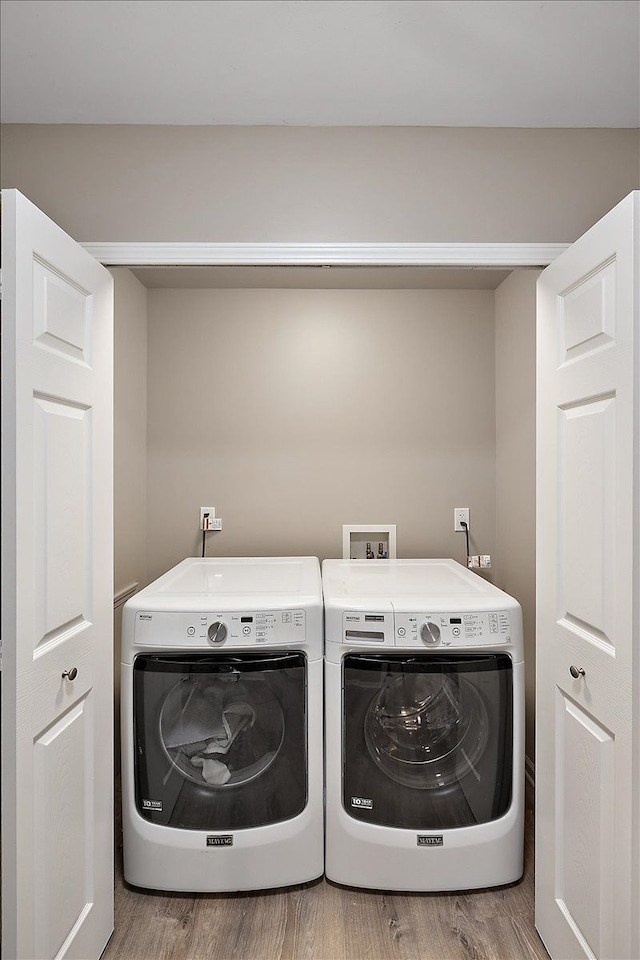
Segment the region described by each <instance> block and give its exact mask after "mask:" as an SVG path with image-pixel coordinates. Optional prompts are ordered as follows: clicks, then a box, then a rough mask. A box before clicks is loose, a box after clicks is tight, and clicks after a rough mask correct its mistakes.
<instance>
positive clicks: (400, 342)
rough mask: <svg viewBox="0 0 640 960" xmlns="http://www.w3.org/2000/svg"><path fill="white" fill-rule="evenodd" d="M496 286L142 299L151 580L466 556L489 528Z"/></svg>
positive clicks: (489, 539) (486, 538) (166, 293)
mask: <svg viewBox="0 0 640 960" xmlns="http://www.w3.org/2000/svg"><path fill="white" fill-rule="evenodd" d="M493 301H494V296H493V292H492V291H466V290H465V291H435V290H431V291H416V290H410V291H408V290H402V291H389V290H385V291H382V290H377V291H365V290H348V291H347V290H217V291H216V290H149V291H148V318H149V319H148V350H149V365H148V370H149V383H148V387H149V392H148V415H149V421H148V517H147V521H148V545H149V550H148V558H149V567H148V574H149V577H150V578H151V577H155V576H158V575H159V574H160V573H162V572H163V571H165V570H166V569H167V568H168V567H170V566H172V565H173V564H175V563H177V562H178V561H179V560H181V559H183V558H184V557H185V556H189V555H194V554H196V555H197V554H198V553H199V551H200V536H199V534H198V530H197V523H198V511H199V507H200V506H214V507H215V508H216V512H217V514H218V515H219V516H221V517H222V518H223V521H224V527H223V531H222V532H221V533H216V534H210V535H209V537H208V550H209V553H210V554H211V555H215V554H217V555H222V556H235V555H248V556H251V555H258V556H260V555H269V554H279V555H287V554H289V555H305V554H311V555H316V556H319V557H320V558H321V559H322V558H324V557H336V556H338V557H339V556H341V555H342V524H343V523H396V524H397V535H398V555H399V556H402V557H417V556H453V557H456V558H458V559H460V560H463V557H464V537H463V535H462V534H454V533H453V507H454V506H470V507H471V527H472V535H473V541H474V544H475V546H476V551H477V552H478V551H479V552H483V553H484V552H487V553H491V552H493V549H494V530H495V442H494V435H495V410H494V402H495V401H494V339H493Z"/></svg>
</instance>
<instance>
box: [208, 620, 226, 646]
mask: <svg viewBox="0 0 640 960" xmlns="http://www.w3.org/2000/svg"><path fill="white" fill-rule="evenodd" d="M207 636H208V637H209V640H210V641H211V643H224V642H225V640H226V639H227V628H226V626H225V625H224V623H221V622H220V620H215V621H214V622H213V623H212V624H211V626H210V627H209V629H208V630H207Z"/></svg>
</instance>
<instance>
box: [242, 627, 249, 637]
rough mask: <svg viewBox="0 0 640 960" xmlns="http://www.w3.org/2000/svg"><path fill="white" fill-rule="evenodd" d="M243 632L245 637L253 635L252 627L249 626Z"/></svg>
mask: <svg viewBox="0 0 640 960" xmlns="http://www.w3.org/2000/svg"><path fill="white" fill-rule="evenodd" d="M242 632H243V634H244V635H245V637H248V636H249V634H250V633H251V627H248V626H246V625H245V626H244V627H243V628H242Z"/></svg>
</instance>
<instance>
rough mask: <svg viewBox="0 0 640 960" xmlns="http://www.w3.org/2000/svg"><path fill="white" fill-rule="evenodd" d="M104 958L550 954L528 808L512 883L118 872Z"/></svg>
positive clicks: (510, 958) (313, 959)
mask: <svg viewBox="0 0 640 960" xmlns="http://www.w3.org/2000/svg"><path fill="white" fill-rule="evenodd" d="M116 862H117V874H118V876H117V881H116V891H115V904H116V907H115V932H114V934H113V936H112V938H111V940H110V941H109V944H108V946H107V949H106V951H105V953H104V954H103V958H102V960H531V958H533V960H548V955H547V953H546V951H545V949H544V947H543V945H542V941H541V940H540V938H539V937H538V934H537V933H536V931H535V929H534V925H533V811H532V809H531V806H530V804H527V817H526V828H525V873H524V877H523V878H522V880H521V881H520V882H519V883H516V884H512V885H511V886H508V887H501V888H496V889H493V890H480V891H475V892H473V891H471V892H461V893H445V894H418V893H412V894H407V893H385V892H375V891H365V890H360V889H353V888H349V887H340V886H337V885H336V884H333V883H330V882H328V881H326V880H324V879H322V880H318V881H315V882H314V883H307V884H302V885H299V886H296V887H288V888H283V889H279V890H274V891H270V892H269V891H267V892H261V893H240V894H169V895H165V894H161V893H152V892H141V891H139V890H136V889H134V888H131V887H128V886H127V885H126V884H125V883H124V882H123V880H122V866H121V862H122V858H121V850H120V848H118V850H117V861H116Z"/></svg>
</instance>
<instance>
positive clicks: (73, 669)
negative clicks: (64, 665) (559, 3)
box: [62, 667, 78, 680]
mask: <svg viewBox="0 0 640 960" xmlns="http://www.w3.org/2000/svg"><path fill="white" fill-rule="evenodd" d="M77 676H78V670H77V668H76V667H71V670H65V671H64V673H63V674H62V677H63V679H64V677H66V678H67V680H75V678H76V677H77Z"/></svg>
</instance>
